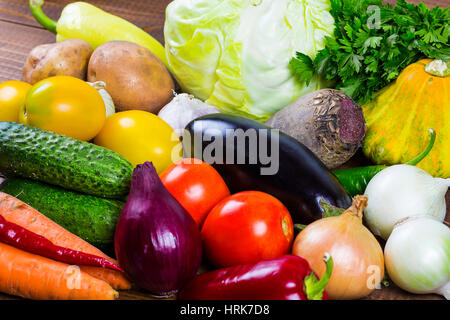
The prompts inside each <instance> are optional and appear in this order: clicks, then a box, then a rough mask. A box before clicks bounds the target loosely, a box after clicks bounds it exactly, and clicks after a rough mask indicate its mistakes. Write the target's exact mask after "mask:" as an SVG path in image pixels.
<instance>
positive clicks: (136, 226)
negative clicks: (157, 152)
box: [114, 162, 202, 296]
mask: <svg viewBox="0 0 450 320" xmlns="http://www.w3.org/2000/svg"><path fill="white" fill-rule="evenodd" d="M114 241H115V249H116V256H117V259H118V261H119V264H120V266H121V267H122V268H123V269H125V271H126V272H127V273H128V274H129V276H130V277H131V278H132V279H133V280H134V282H135V283H136V285H138V286H139V287H141V288H143V289H146V290H148V291H150V292H151V293H153V294H154V295H157V296H170V295H173V294H176V293H177V292H178V290H179V289H180V288H181V287H183V285H185V284H186V283H187V282H188V281H189V280H191V279H192V278H193V277H194V276H195V274H196V272H197V270H198V268H199V267H200V263H201V257H202V248H201V236H200V231H199V229H198V227H197V225H196V223H195V221H194V219H192V218H191V216H190V215H189V213H188V212H187V211H186V210H185V209H184V208H183V207H182V206H181V205H180V203H179V202H178V201H177V200H176V199H175V198H174V197H173V196H172V195H171V194H170V193H169V191H167V189H166V188H165V187H164V185H163V184H162V182H161V180H160V179H159V177H158V174H157V173H156V170H155V167H154V166H153V164H152V163H150V162H146V163H144V164H142V165H138V166H137V167H136V168H135V169H134V172H133V180H132V183H131V190H130V194H129V196H128V200H127V202H126V204H125V206H124V208H123V211H122V214H121V216H120V218H119V222H118V224H117V228H116V234H115V239H114Z"/></svg>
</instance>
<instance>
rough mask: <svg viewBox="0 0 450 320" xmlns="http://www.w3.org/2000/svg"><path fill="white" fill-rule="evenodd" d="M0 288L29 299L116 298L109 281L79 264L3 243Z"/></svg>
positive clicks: (0, 246) (116, 295)
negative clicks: (91, 273)
mask: <svg viewBox="0 0 450 320" xmlns="http://www.w3.org/2000/svg"><path fill="white" fill-rule="evenodd" d="M0 291H2V292H4V293H7V294H11V295H15V296H19V297H23V298H28V299H36V300H37V299H39V300H41V299H48V300H50V299H51V300H114V299H116V298H118V296H119V294H118V292H117V291H115V290H114V289H113V288H112V287H111V286H110V285H109V284H108V283H106V282H105V281H102V280H100V279H97V278H94V277H92V276H90V275H89V274H87V273H86V272H83V271H81V270H80V269H79V268H78V267H76V266H70V265H68V264H65V263H62V262H58V261H54V260H51V259H47V258H44V257H41V256H38V255H35V254H32V253H28V252H25V251H22V250H20V249H17V248H14V247H11V246H9V245H7V244H4V243H0Z"/></svg>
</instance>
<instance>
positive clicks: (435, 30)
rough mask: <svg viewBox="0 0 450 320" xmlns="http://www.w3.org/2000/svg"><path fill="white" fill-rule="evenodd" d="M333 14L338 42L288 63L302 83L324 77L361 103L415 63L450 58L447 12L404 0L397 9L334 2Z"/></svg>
mask: <svg viewBox="0 0 450 320" xmlns="http://www.w3.org/2000/svg"><path fill="white" fill-rule="evenodd" d="M377 7H378V8H379V9H380V10H378V9H377ZM330 13H331V15H332V16H333V17H334V19H335V21H336V29H335V31H334V38H333V37H327V38H326V47H325V48H324V49H323V50H321V51H319V53H318V54H317V56H316V57H315V59H314V60H312V59H311V58H310V57H309V56H307V55H304V54H303V53H301V52H297V57H296V58H293V59H292V60H291V62H290V64H291V66H292V69H293V71H294V74H296V75H297V76H298V79H299V82H301V83H308V82H309V81H311V80H312V79H313V78H314V77H315V76H317V74H319V75H326V77H327V79H329V80H332V81H335V83H336V86H337V89H339V90H341V91H343V92H345V93H346V94H348V95H349V96H351V97H352V98H353V99H354V100H356V101H357V102H359V103H360V104H363V103H365V102H367V101H369V100H370V99H371V97H372V94H373V93H374V92H376V91H378V90H380V89H381V88H383V87H385V86H386V85H387V84H388V83H390V82H391V81H393V80H395V79H396V78H397V76H398V75H399V74H400V72H401V71H402V70H403V69H404V68H406V67H407V66H408V65H410V64H411V63H413V62H416V61H417V60H419V59H421V58H425V57H428V58H435V59H442V60H444V61H448V60H449V59H450V45H449V34H450V24H449V21H450V8H448V7H447V8H438V7H436V8H434V9H432V10H430V9H429V8H428V7H427V6H426V5H425V4H423V3H420V4H419V5H417V6H415V5H413V4H409V3H407V2H406V1H405V0H398V1H397V5H396V6H395V7H392V6H390V5H383V4H382V1H381V0H331V11H330ZM378 13H379V15H378ZM378 17H379V18H380V19H379V20H378V21H377V18H378Z"/></svg>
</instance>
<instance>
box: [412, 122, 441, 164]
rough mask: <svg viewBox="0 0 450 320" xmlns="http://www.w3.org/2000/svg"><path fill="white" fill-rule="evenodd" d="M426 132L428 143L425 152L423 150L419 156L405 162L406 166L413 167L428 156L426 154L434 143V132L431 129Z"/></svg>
mask: <svg viewBox="0 0 450 320" xmlns="http://www.w3.org/2000/svg"><path fill="white" fill-rule="evenodd" d="M428 132H429V133H430V141H429V142H428V145H427V147H426V148H425V150H423V151H422V152H421V153H420V154H419V155H417V157H415V158H413V159H411V160H409V161H408V162H406V164H409V165H411V166H415V165H416V164H418V163H419V162H420V161H422V160H423V158H425V157H426V156H427V155H428V153H430V150H431V149H432V148H433V146H434V141H435V140H436V131H434V130H433V129H428Z"/></svg>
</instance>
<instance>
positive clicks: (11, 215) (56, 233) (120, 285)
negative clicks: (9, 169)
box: [0, 192, 131, 290]
mask: <svg viewBox="0 0 450 320" xmlns="http://www.w3.org/2000/svg"><path fill="white" fill-rule="evenodd" d="M0 215H2V216H3V217H4V218H5V219H6V220H8V221H10V222H13V223H15V224H18V225H19V226H21V227H23V228H26V229H28V230H30V231H32V232H35V233H37V234H39V235H41V236H43V237H45V238H47V239H48V240H50V241H51V242H53V244H55V245H58V246H61V247H66V248H70V249H73V250H78V251H81V252H85V253H90V254H94V255H97V256H100V257H103V258H106V259H108V260H110V261H111V262H113V263H116V264H117V262H116V261H115V260H114V259H112V258H110V257H108V256H107V255H105V254H104V253H103V252H102V251H100V250H99V249H97V248H96V247H94V246H92V245H91V244H89V243H87V242H86V241H84V240H82V239H81V238H79V237H77V236H76V235H74V234H73V233H71V232H69V231H67V230H66V229H64V228H63V227H61V226H60V225H58V224H57V223H55V222H53V221H52V220H50V219H49V218H47V217H46V216H44V215H43V214H42V213H40V212H39V211H37V210H35V209H33V208H32V207H30V206H29V205H27V204H26V203H24V202H22V201H20V200H19V199H17V198H15V197H13V196H11V195H9V194H6V193H4V192H0ZM80 269H81V270H82V271H84V272H86V273H88V274H90V275H91V276H93V277H96V278H98V279H101V280H104V281H106V282H108V283H109V284H110V285H111V286H112V287H113V288H114V289H117V290H128V289H130V288H131V283H130V281H128V279H127V278H126V276H125V275H124V274H122V273H120V272H117V271H114V270H110V269H106V268H100V267H91V266H80Z"/></svg>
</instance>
